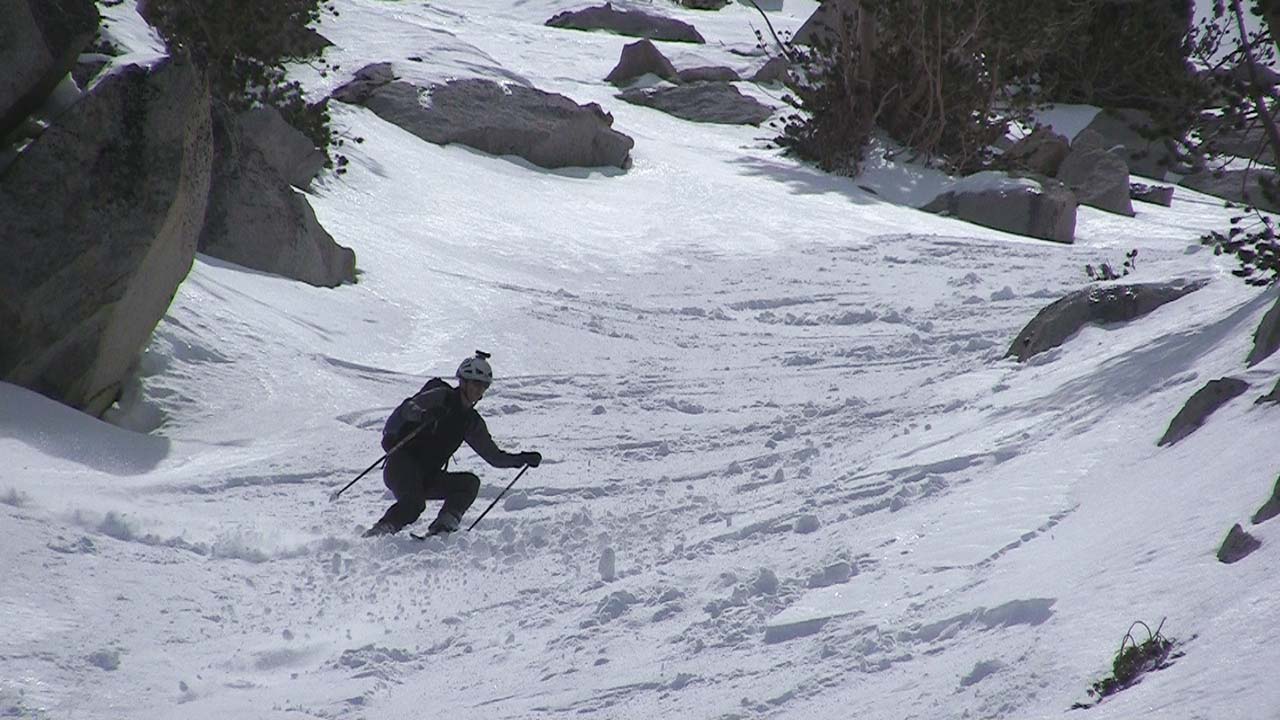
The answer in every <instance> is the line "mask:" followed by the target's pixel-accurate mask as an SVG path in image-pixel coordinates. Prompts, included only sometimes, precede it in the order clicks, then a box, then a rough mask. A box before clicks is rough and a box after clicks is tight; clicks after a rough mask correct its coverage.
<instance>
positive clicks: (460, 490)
mask: <svg viewBox="0 0 1280 720" xmlns="http://www.w3.org/2000/svg"><path fill="white" fill-rule="evenodd" d="M382 482H383V484H384V485H386V486H387V489H389V490H390V491H391V494H392V495H395V497H396V502H395V504H394V505H392V506H391V507H389V508H387V512H386V513H385V514H384V515H383V516H382V520H380V521H379V522H380V523H385V524H388V525H392V526H394V527H395V530H396V531H399V530H400V528H402V527H404V526H405V525H408V524H409V523H411V522H414V521H415V520H417V519H418V516H420V515H422V511H423V510H426V508H427V501H428V500H444V505H443V506H442V507H441V508H440V514H444V513H445V512H451V513H453V514H454V515H455V516H457V517H459V518H461V517H462V515H463V514H464V513H466V511H467V508H469V507H471V503H473V502H475V500H476V495H478V494H479V493H480V478H478V477H476V475H475V473H469V472H445V471H443V470H435V469H431V470H426V469H424V468H423V467H422V465H421V464H419V463H418V461H417V459H416V458H414V457H413V456H412V455H409V454H408V453H404V452H394V453H391V455H390V457H388V458H387V464H386V465H385V466H383V468H382Z"/></svg>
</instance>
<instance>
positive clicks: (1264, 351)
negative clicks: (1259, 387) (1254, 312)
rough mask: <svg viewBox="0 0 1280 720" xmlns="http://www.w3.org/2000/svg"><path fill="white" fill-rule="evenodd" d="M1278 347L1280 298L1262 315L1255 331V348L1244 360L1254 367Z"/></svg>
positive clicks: (1279, 338)
mask: <svg viewBox="0 0 1280 720" xmlns="http://www.w3.org/2000/svg"><path fill="white" fill-rule="evenodd" d="M1278 349H1280V299H1277V300H1276V302H1275V304H1274V305H1272V306H1271V309H1270V310H1268V311H1267V314H1266V315H1263V316H1262V321H1261V322H1259V323H1258V329H1257V330H1254V331H1253V349H1252V350H1250V351H1249V357H1247V358H1245V361H1244V362H1245V364H1246V365H1248V366H1249V367H1253V366H1254V365H1257V364H1258V363H1260V362H1262V361H1263V360H1266V359H1267V358H1269V357H1271V355H1272V354H1273V353H1274V352H1275V351H1276V350H1278Z"/></svg>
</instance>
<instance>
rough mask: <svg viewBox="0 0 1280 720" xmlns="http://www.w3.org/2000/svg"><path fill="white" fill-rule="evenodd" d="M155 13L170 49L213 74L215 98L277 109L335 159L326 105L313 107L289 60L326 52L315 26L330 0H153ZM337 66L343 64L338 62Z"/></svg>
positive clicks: (149, 15) (233, 106)
mask: <svg viewBox="0 0 1280 720" xmlns="http://www.w3.org/2000/svg"><path fill="white" fill-rule="evenodd" d="M142 11H143V14H144V16H145V17H146V19H147V22H149V23H151V24H152V25H153V26H155V28H156V29H157V30H158V31H159V33H160V35H161V36H162V37H163V38H164V40H165V42H166V43H167V44H168V45H169V48H170V50H180V51H184V52H187V53H188V54H189V55H190V56H191V58H192V59H193V61H194V62H195V63H196V64H197V65H199V66H200V67H201V68H202V69H203V70H204V72H205V74H206V77H207V78H208V81H209V87H210V91H211V92H212V94H213V98H214V101H215V102H216V103H219V104H220V105H221V106H223V107H225V108H227V109H229V110H231V111H232V112H239V111H242V110H247V109H249V108H252V107H258V106H261V105H269V106H272V107H275V108H276V109H278V110H279V111H280V114H281V115H283V116H284V119H285V120H286V121H288V122H289V124H291V125H293V126H294V127H296V128H298V129H299V130H301V131H302V132H303V133H304V134H306V135H307V137H309V138H310V139H311V141H312V142H313V143H315V144H316V146H317V147H319V148H320V149H321V150H323V151H324V152H325V156H326V158H328V157H329V143H330V141H331V140H332V131H331V129H330V126H329V111H328V108H327V107H326V105H325V104H324V103H318V104H314V105H309V104H308V103H307V102H306V100H305V98H304V97H303V91H302V87H301V86H300V85H299V84H298V83H297V82H293V81H289V80H288V79H287V77H286V73H285V63H287V62H289V61H293V60H307V59H310V58H314V57H316V56H318V55H319V54H320V51H321V50H322V49H323V46H324V41H323V40H322V39H320V38H319V37H318V36H317V35H315V33H314V32H312V31H311V30H310V29H309V27H308V26H309V25H311V24H312V23H314V22H316V21H317V20H319V19H320V15H321V13H322V12H324V11H328V12H335V14H336V11H334V10H333V8H332V6H325V5H324V4H323V1H322V0H271V1H270V2H262V1H261V0H148V1H147V2H146V3H143V4H142ZM335 69H336V67H335Z"/></svg>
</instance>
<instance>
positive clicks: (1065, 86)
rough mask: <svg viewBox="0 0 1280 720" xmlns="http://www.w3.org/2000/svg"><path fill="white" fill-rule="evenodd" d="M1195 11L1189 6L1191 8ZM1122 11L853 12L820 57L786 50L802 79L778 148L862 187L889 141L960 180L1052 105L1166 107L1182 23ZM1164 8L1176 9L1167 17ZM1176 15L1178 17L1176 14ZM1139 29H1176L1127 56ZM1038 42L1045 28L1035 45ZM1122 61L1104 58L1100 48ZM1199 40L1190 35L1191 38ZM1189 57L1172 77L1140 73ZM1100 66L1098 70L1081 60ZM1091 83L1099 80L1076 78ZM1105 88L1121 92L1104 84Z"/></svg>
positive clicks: (983, 7)
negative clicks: (866, 157)
mask: <svg viewBox="0 0 1280 720" xmlns="http://www.w3.org/2000/svg"><path fill="white" fill-rule="evenodd" d="M1182 4H1183V5H1185V4H1186V3H1185V2H1183V3H1182ZM1147 5H1152V4H1150V3H1128V2H1119V1H1118V0H1080V1H1079V2H1069V3H1063V2H1059V1H1058V0H950V1H949V2H946V3H940V2H934V1H933V0H900V1H899V2H892V3H872V2H867V1H864V2H858V0H843V1H841V2H839V3H838V6H840V7H845V8H848V9H849V10H848V11H846V12H843V13H841V14H840V17H839V20H838V21H836V22H835V23H834V25H835V27H834V28H833V32H832V33H831V34H830V35H829V36H827V37H826V38H822V39H818V40H815V41H814V44H813V45H812V47H803V46H800V45H797V44H795V43H786V48H785V52H786V54H787V55H788V56H789V57H790V58H791V59H792V60H793V62H794V63H795V66H796V68H797V69H796V71H795V73H794V78H793V80H794V82H793V84H792V87H793V90H794V93H795V94H794V96H789V98H788V101H789V102H790V103H791V104H792V105H793V106H795V107H796V108H797V109H798V110H799V111H800V112H798V113H796V114H795V115H793V116H791V117H790V118H788V120H787V122H786V124H785V126H784V128H783V130H782V134H781V135H780V136H779V137H778V138H777V142H778V143H779V144H780V145H782V146H784V147H786V148H788V149H790V150H792V151H794V152H795V153H796V154H797V155H799V156H801V157H804V158H806V159H810V160H813V161H815V162H817V163H818V165H819V166H821V167H823V168H824V169H826V170H830V171H835V172H845V173H850V174H856V172H857V171H858V169H859V165H860V163H861V161H862V156H863V152H864V149H865V147H866V146H867V144H868V142H869V141H870V139H871V137H872V136H873V134H874V133H875V132H876V131H877V130H882V131H883V132H884V133H885V134H887V135H888V137H889V138H890V139H892V140H893V141H896V142H898V143H900V144H902V145H903V146H904V147H906V148H908V149H909V150H910V151H912V152H913V153H915V154H916V155H917V156H918V157H924V158H926V159H930V160H934V161H936V162H937V163H938V164H939V165H941V166H942V167H944V168H945V169H947V170H949V171H952V172H959V173H968V172H972V171H976V170H981V169H985V168H986V167H988V166H989V165H990V162H991V159H992V157H993V151H992V146H993V144H994V143H995V142H996V140H997V139H998V138H1000V137H1001V136H1002V135H1004V134H1005V132H1006V131H1007V129H1008V127H1009V124H1010V123H1012V122H1018V123H1026V124H1027V125H1029V122H1028V121H1029V119H1030V114H1031V110H1032V109H1033V108H1034V107H1036V106H1037V105H1038V104H1039V103H1041V102H1044V101H1047V100H1053V99H1059V98H1061V97H1071V98H1073V99H1075V98H1080V97H1084V96H1088V97H1090V98H1092V99H1094V100H1100V99H1103V98H1111V97H1114V98H1124V99H1128V98H1130V97H1133V98H1135V99H1149V98H1165V97H1168V95H1169V93H1170V89H1169V87H1167V85H1168V83H1169V82H1170V81H1169V77H1171V76H1174V75H1177V72H1176V70H1175V69H1174V68H1182V70H1183V71H1184V73H1185V65H1184V64H1183V62H1182V59H1183V58H1184V57H1185V55H1184V52H1183V51H1184V49H1185V48H1184V45H1183V44H1182V43H1181V38H1182V37H1183V35H1180V34H1178V33H1177V31H1176V28H1177V27H1178V22H1179V21H1183V22H1185V21H1186V18H1185V17H1183V16H1182V15H1180V14H1178V13H1177V12H1171V11H1165V12H1164V14H1163V15H1162V14H1161V13H1159V12H1157V11H1156V10H1152V9H1147V10H1132V9H1127V8H1131V7H1138V6H1142V7H1146V6H1147ZM1162 7H1163V5H1162ZM1170 7H1172V6H1170ZM1126 13H1129V14H1131V15H1133V16H1134V17H1133V18H1132V20H1131V22H1129V23H1128V24H1141V23H1143V22H1145V21H1147V20H1148V19H1150V17H1156V16H1159V17H1163V18H1164V21H1163V22H1162V23H1160V24H1159V29H1158V30H1150V32H1151V33H1152V34H1157V35H1159V36H1160V37H1162V38H1163V41H1162V42H1161V44H1159V45H1158V46H1157V47H1155V48H1147V49H1145V50H1143V51H1142V52H1138V51H1135V50H1128V51H1125V52H1122V50H1127V49H1128V48H1130V46H1131V45H1132V44H1133V41H1132V38H1129V37H1126V36H1123V34H1122V30H1123V28H1124V27H1127V26H1128V24H1126V25H1122V27H1116V28H1113V27H1111V26H1112V24H1114V22H1115V17H1121V16H1125V14H1126ZM1028 28H1035V31H1034V32H1028V31H1027V29H1028ZM1104 34H1105V35H1106V36H1107V37H1108V38H1109V41H1110V46H1112V47H1114V48H1116V51H1115V52H1112V53H1110V54H1106V53H1101V52H1100V51H1099V49H1098V48H1097V47H1094V46H1093V45H1092V44H1090V42H1091V41H1090V40H1089V39H1088V38H1094V39H1096V38H1097V37H1099V36H1101V35H1104ZM1184 34H1185V33H1184ZM1171 48H1172V49H1175V50H1176V52H1174V53H1173V55H1174V60H1173V61H1168V60H1165V61H1163V62H1162V64H1161V65H1160V67H1161V68H1162V70H1161V72H1159V73H1151V72H1150V71H1149V68H1147V67H1144V66H1141V65H1137V63H1140V62H1142V61H1144V60H1146V59H1148V57H1149V56H1158V55H1161V54H1162V53H1166V52H1168V51H1169V50H1170V49H1171ZM1082 53H1083V54H1085V55H1088V56H1089V57H1088V59H1087V60H1082V59H1080V58H1079V56H1080V55H1081V54H1082ZM1077 73H1086V75H1085V77H1083V78H1079V79H1077V78H1076V74H1077ZM1101 78H1105V79H1107V80H1108V82H1107V83H1102V82H1101V81H1100V79H1101Z"/></svg>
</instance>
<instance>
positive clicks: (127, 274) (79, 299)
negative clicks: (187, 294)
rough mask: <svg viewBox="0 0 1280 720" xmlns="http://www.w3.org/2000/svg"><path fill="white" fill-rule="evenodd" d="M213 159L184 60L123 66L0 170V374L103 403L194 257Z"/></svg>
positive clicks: (194, 81) (84, 404)
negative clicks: (143, 65)
mask: <svg viewBox="0 0 1280 720" xmlns="http://www.w3.org/2000/svg"><path fill="white" fill-rule="evenodd" d="M210 165H211V151H210V114H209V92H208V88H207V85H206V84H205V82H204V79H203V78H202V77H201V76H200V75H199V73H197V72H196V70H195V69H194V68H193V67H192V66H191V65H189V64H187V63H185V62H181V61H173V60H167V61H165V62H163V63H160V64H158V65H156V66H155V67H154V68H151V69H147V68H142V67H137V66H133V67H129V68H124V69H122V70H121V71H119V72H118V73H116V74H114V75H111V76H109V77H107V78H105V79H103V80H102V81H101V82H100V83H98V84H97V85H96V86H95V87H94V91H93V92H92V93H90V94H89V95H87V96H85V97H84V98H83V99H81V100H80V102H78V103H76V104H75V105H73V106H72V107H71V108H69V109H68V110H67V111H66V112H64V113H63V114H62V115H60V116H59V117H58V121H57V123H55V124H54V125H52V126H51V127H49V128H48V129H47V130H45V132H44V133H43V134H42V135H40V137H39V138H38V139H37V140H36V141H35V142H34V143H33V144H32V145H31V146H30V147H28V148H26V149H25V150H24V151H23V152H22V153H21V154H20V155H19V156H18V157H17V158H16V159H15V160H14V161H13V163H12V164H11V165H9V167H8V168H7V170H6V171H5V172H4V174H3V175H2V176H0V328H4V332H3V333H0V379H3V380H5V381H7V382H11V383H14V384H17V385H22V386H24V387H27V388H30V389H32V390H35V391H37V392H40V393H42V394H44V395H47V396H49V397H51V398H54V399H56V400H60V401H62V402H63V403H66V404H68V405H71V406H73V407H77V408H80V409H82V410H84V411H86V412H89V413H92V414H95V415H98V414H101V413H102V411H104V410H106V409H107V408H108V407H109V406H110V405H111V403H112V402H113V401H114V400H115V398H116V395H117V393H118V391H119V388H120V384H121V382H122V381H123V379H124V378H125V377H126V375H127V373H128V372H129V370H130V367H131V366H132V364H133V363H134V362H135V361H136V359H137V357H138V354H139V352H140V351H141V349H142V347H143V346H144V345H145V344H146V342H147V340H148V338H149V337H150V336H151V332H152V330H153V329H154V328H155V325H156V323H157V322H158V321H159V320H160V318H161V317H162V316H163V315H164V313H165V311H166V310H167V309H168V307H169V303H170V302H171V301H172V299H173V295H174V292H175V291H176V290H177V288H178V285H179V284H180V283H181V282H182V280H183V279H184V278H185V277H186V276H187V273H188V272H189V271H190V269H191V262H192V259H193V258H194V257H195V252H196V238H197V236H198V235H199V233H200V227H201V225H202V224H203V222H204V216H205V203H206V200H207V197H208V194H209V175H210Z"/></svg>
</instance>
